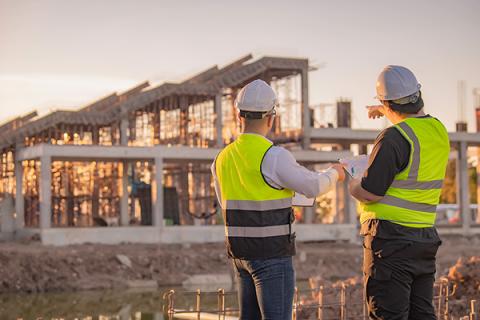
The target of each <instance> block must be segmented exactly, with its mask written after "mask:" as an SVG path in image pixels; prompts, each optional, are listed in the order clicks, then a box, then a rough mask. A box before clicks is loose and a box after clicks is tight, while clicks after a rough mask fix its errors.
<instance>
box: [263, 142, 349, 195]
mask: <svg viewBox="0 0 480 320" xmlns="http://www.w3.org/2000/svg"><path fill="white" fill-rule="evenodd" d="M261 169H262V174H263V177H264V178H265V180H266V182H267V183H268V184H269V185H270V186H272V187H274V188H277V189H282V188H287V189H290V190H293V191H295V192H298V193H301V194H303V195H305V196H306V197H308V198H314V197H316V196H318V195H321V194H324V193H326V192H328V191H330V190H331V189H332V188H333V187H334V186H335V184H336V183H337V181H338V180H339V179H340V180H343V179H344V178H345V173H344V172H343V169H342V167H341V166H340V165H336V166H332V167H331V168H329V169H327V170H326V171H324V172H315V171H311V170H308V169H307V168H305V167H304V166H301V165H300V164H298V162H297V161H296V160H295V158H294V157H293V155H292V154H291V153H290V151H288V150H286V149H285V148H282V147H277V146H274V147H272V148H270V150H268V151H267V153H266V154H265V157H264V159H263V162H262V168H261Z"/></svg>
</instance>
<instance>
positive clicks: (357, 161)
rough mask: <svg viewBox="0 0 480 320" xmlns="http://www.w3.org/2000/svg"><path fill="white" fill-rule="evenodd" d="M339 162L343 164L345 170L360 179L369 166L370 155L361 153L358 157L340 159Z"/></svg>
mask: <svg viewBox="0 0 480 320" xmlns="http://www.w3.org/2000/svg"><path fill="white" fill-rule="evenodd" d="M339 162H340V163H341V164H343V166H344V168H345V171H347V173H348V174H349V175H350V176H351V177H353V178H355V179H359V178H361V177H363V174H364V173H365V171H366V170H367V168H368V155H366V154H361V155H359V156H356V157H350V158H343V159H339Z"/></svg>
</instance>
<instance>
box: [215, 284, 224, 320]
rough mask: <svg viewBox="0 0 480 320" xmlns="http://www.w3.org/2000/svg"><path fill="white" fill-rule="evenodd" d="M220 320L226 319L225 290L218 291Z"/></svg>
mask: <svg viewBox="0 0 480 320" xmlns="http://www.w3.org/2000/svg"><path fill="white" fill-rule="evenodd" d="M217 293H218V320H221V319H222V316H223V318H224V319H225V290H224V289H223V288H220V289H218V291H217Z"/></svg>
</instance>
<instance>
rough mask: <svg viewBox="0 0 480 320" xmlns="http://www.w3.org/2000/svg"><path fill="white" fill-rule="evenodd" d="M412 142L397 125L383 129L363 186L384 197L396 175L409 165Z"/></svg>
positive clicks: (377, 140)
mask: <svg viewBox="0 0 480 320" xmlns="http://www.w3.org/2000/svg"><path fill="white" fill-rule="evenodd" d="M409 160H410V143H409V142H408V141H407V139H405V138H404V137H403V136H402V134H401V133H400V131H398V130H397V129H396V128H395V127H389V128H387V129H385V130H383V131H382V132H381V133H380V134H379V135H378V137H377V139H376V140H375V145H374V147H373V151H372V154H371V155H370V163H369V167H368V169H367V171H366V172H365V175H364V177H363V178H362V188H363V189H365V190H367V191H368V192H370V193H373V194H375V195H377V196H381V197H383V196H384V195H385V193H386V192H387V190H388V188H389V187H390V185H391V184H392V182H393V179H394V178H395V176H396V175H397V174H398V173H400V172H401V171H402V170H404V169H405V168H406V167H407V166H408V162H409Z"/></svg>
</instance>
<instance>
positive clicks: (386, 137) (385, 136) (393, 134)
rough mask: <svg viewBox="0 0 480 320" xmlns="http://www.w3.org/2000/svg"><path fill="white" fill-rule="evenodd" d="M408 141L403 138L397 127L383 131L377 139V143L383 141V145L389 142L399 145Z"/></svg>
mask: <svg viewBox="0 0 480 320" xmlns="http://www.w3.org/2000/svg"><path fill="white" fill-rule="evenodd" d="M404 140H405V141H406V139H405V138H404V137H403V135H402V134H401V133H400V131H399V130H398V129H397V128H396V127H395V126H391V127H388V128H386V129H383V130H382V131H381V132H380V133H379V135H378V136H377V139H376V141H377V142H378V141H382V142H383V143H385V142H387V143H389V142H391V143H395V142H396V143H398V142H399V141H400V142H403V141H404ZM407 142H408V141H407Z"/></svg>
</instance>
